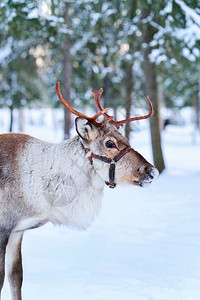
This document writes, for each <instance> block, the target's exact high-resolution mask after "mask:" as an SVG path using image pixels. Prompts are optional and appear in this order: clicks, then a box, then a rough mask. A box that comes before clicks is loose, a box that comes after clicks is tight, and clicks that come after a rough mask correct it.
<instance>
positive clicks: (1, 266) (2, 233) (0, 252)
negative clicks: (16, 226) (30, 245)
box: [0, 227, 9, 300]
mask: <svg viewBox="0 0 200 300" xmlns="http://www.w3.org/2000/svg"><path fill="white" fill-rule="evenodd" d="M8 236H9V233H8V232H7V231H6V230H4V229H3V228H1V227H0V300H1V290H2V287H3V283H4V277H5V252H6V245H7V243H8Z"/></svg>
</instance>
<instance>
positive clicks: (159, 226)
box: [1, 121, 200, 300]
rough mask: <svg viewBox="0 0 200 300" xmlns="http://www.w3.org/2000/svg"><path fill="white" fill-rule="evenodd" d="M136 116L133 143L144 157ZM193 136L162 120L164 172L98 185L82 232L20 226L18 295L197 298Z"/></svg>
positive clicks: (33, 130)
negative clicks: (93, 214)
mask: <svg viewBox="0 0 200 300" xmlns="http://www.w3.org/2000/svg"><path fill="white" fill-rule="evenodd" d="M142 122H143V121H141V122H140V124H144V125H141V126H144V128H142V130H141V131H140V132H136V133H135V134H134V135H133V140H132V146H134V148H135V149H136V150H138V151H139V152H141V153H142V154H143V155H144V156H145V157H146V158H147V159H149V160H150V161H151V152H150V146H149V134H148V130H147V128H145V126H146V125H147V123H145V121H144V123H142ZM4 131H5V130H4ZM1 132H2V131H1ZM26 132H27V133H29V134H32V135H35V136H37V137H40V138H43V139H45V140H50V141H53V140H55V139H57V140H60V139H61V133H60V131H59V130H58V132H56V133H55V132H54V131H53V129H48V128H47V127H45V126H39V125H38V127H36V126H31V125H29V126H28V125H27V127H26ZM51 133H52V134H51ZM194 140H195V138H194V133H193V129H192V127H190V126H186V127H175V126H168V127H167V128H166V131H165V132H163V150H164V155H165V161H166V165H167V170H166V171H165V172H164V173H163V174H162V175H160V176H159V178H158V179H157V180H156V181H155V182H154V183H153V184H152V185H151V186H150V187H148V188H146V189H142V188H138V187H134V186H133V187H132V186H118V187H117V188H116V189H114V190H110V189H109V188H107V187H105V194H104V198H103V205H102V209H101V212H100V214H99V216H98V217H97V219H96V221H95V222H94V223H93V224H92V226H91V227H90V228H89V229H87V230H86V231H75V230H70V229H67V228H59V227H53V225H51V224H48V225H45V226H43V227H41V228H39V229H36V230H31V231H28V232H26V233H25V237H24V241H23V265H24V284H23V296H24V300H57V299H59V300H69V299H70V300H199V299H200V136H199V135H198V134H196V144H194V143H192V142H194ZM9 299H10V296H9V287H8V283H7V281H6V283H5V287H4V289H3V300H9Z"/></svg>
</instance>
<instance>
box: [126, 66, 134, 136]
mask: <svg viewBox="0 0 200 300" xmlns="http://www.w3.org/2000/svg"><path fill="white" fill-rule="evenodd" d="M132 67H133V66H132V64H127V67H126V102H125V108H126V119H129V118H130V114H131V104H132V92H133V71H132ZM130 132H131V124H130V123H126V125H125V136H126V138H127V139H128V140H129V138H130Z"/></svg>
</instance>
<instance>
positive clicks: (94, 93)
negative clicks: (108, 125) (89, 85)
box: [92, 88, 110, 118]
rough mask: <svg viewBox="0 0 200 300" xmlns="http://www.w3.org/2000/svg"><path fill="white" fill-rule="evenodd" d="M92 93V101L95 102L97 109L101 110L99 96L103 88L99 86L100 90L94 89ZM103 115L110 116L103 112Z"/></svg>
mask: <svg viewBox="0 0 200 300" xmlns="http://www.w3.org/2000/svg"><path fill="white" fill-rule="evenodd" d="M92 93H93V95H94V101H95V104H96V107H97V109H98V111H99V112H100V111H103V108H102V107H101V104H100V97H101V95H102V93H103V89H102V88H100V90H98V91H95V90H92ZM104 117H106V118H110V116H109V115H108V114H104Z"/></svg>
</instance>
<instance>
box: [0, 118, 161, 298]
mask: <svg viewBox="0 0 200 300" xmlns="http://www.w3.org/2000/svg"><path fill="white" fill-rule="evenodd" d="M76 130H77V133H78V135H79V136H76V137H74V138H73V139H71V140H68V141H64V142H62V143H60V144H52V143H47V142H44V141H41V140H38V139H35V138H33V137H30V136H28V135H23V134H2V135H0V291H1V288H2V286H3V282H4V274H5V255H7V257H8V258H7V272H8V279H9V283H10V288H11V296H12V300H21V299H22V298H21V286H22V258H21V243H22V237H23V233H24V231H25V230H27V229H31V228H36V227H39V226H41V225H43V224H45V223H47V222H52V223H54V224H64V225H67V226H69V227H75V228H86V227H87V226H89V225H90V223H91V222H92V221H93V220H94V218H95V216H96V215H97V214H98V212H99V210H100V208H101V199H102V196H103V188H104V182H106V181H108V180H109V177H110V175H109V170H110V169H109V164H107V163H105V160H103V161H102V160H98V159H95V160H94V161H93V164H91V162H90V160H89V159H88V155H89V153H87V154H86V152H85V147H89V148H90V153H93V154H94V153H95V154H96V157H98V156H99V157H100V156H101V158H102V157H104V158H105V157H106V158H107V159H108V158H109V161H113V159H115V157H116V156H117V155H118V154H120V153H121V151H123V149H125V148H126V147H128V148H129V152H128V153H127V154H126V156H124V155H123V157H122V158H120V161H119V162H117V163H116V169H115V180H116V182H121V183H129V184H133V185H138V186H142V185H143V184H146V183H150V182H151V181H152V179H153V178H154V177H155V176H156V169H155V168H154V167H153V166H152V165H151V164H150V163H148V162H147V161H146V160H145V159H144V158H143V157H142V156H141V155H140V154H139V153H138V152H136V151H135V150H134V149H133V148H131V147H130V144H129V142H128V140H127V139H126V138H125V137H123V136H122V135H121V134H120V132H119V131H118V130H117V129H116V127H115V126H114V125H112V124H109V123H105V124H102V125H101V126H99V125H98V126H96V124H95V125H94V124H92V123H91V122H89V121H88V120H87V119H85V118H81V117H79V118H77V119H76ZM102 155H103V156H102ZM0 299H1V296H0Z"/></svg>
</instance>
